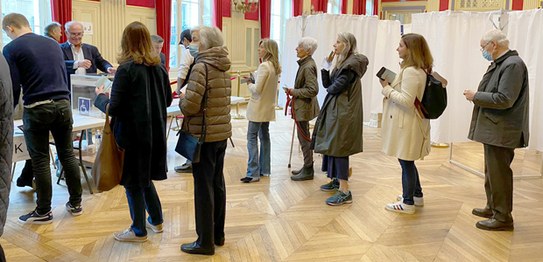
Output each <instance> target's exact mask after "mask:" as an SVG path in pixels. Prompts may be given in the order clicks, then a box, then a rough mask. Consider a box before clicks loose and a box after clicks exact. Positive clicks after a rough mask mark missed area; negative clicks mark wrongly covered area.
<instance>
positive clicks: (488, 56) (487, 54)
mask: <svg viewBox="0 0 543 262" xmlns="http://www.w3.org/2000/svg"><path fill="white" fill-rule="evenodd" d="M483 57H484V58H485V59H486V60H488V61H492V60H493V59H492V55H491V54H490V53H489V52H488V51H486V50H483Z"/></svg>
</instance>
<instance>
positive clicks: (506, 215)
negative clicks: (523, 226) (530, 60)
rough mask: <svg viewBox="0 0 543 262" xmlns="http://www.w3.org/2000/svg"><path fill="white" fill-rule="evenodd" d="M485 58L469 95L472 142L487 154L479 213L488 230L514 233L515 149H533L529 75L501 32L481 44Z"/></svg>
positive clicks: (487, 36)
mask: <svg viewBox="0 0 543 262" xmlns="http://www.w3.org/2000/svg"><path fill="white" fill-rule="evenodd" d="M480 44H481V50H482V52H483V57H484V58H485V59H487V60H489V61H492V63H491V64H490V66H489V67H488V69H487V71H486V73H485V74H484V75H483V79H482V80H481V82H480V83H479V88H478V89H477V91H473V90H465V91H464V95H465V96H466V99H467V100H469V101H472V102H473V104H474V105H473V115H472V118H471V126H470V129H469V136H468V138H469V139H471V140H473V141H477V142H481V143H483V145H484V154H485V191H486V206H485V207H484V208H474V209H473V211H472V213H473V214H474V215H476V216H480V217H485V218H488V220H483V221H479V222H477V224H476V226H477V228H479V229H484V230H513V217H512V216H511V212H512V211H513V170H511V162H512V161H513V157H514V156H515V148H521V147H526V146H528V139H529V131H528V130H529V122H528V120H529V115H528V105H529V103H528V99H529V90H528V70H527V68H526V65H525V64H524V62H523V61H522V59H521V58H520V57H519V56H518V53H517V51H514V50H509V40H507V37H506V36H505V34H504V33H503V32H501V31H499V30H491V31H489V32H488V33H486V34H485V36H483V38H482V39H481V43H480Z"/></svg>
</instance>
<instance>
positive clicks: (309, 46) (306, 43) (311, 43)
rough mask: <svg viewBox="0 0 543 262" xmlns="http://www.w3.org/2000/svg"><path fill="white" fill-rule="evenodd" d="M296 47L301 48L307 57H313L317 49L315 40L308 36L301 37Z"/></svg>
mask: <svg viewBox="0 0 543 262" xmlns="http://www.w3.org/2000/svg"><path fill="white" fill-rule="evenodd" d="M298 46H300V47H302V48H303V49H304V50H305V51H306V52H307V53H308V54H309V55H313V53H315V50H317V47H318V43H317V39H315V38H313V37H308V36H306V37H302V39H300V41H299V42H298Z"/></svg>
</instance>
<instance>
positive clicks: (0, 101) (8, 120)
mask: <svg viewBox="0 0 543 262" xmlns="http://www.w3.org/2000/svg"><path fill="white" fill-rule="evenodd" d="M0 130H1V131H0V236H1V235H2V234H3V233H4V225H5V224H6V214H7V212H8V205H9V189H10V185H11V158H12V156H13V94H12V87H11V76H10V73H9V66H8V63H7V62H6V59H5V58H4V55H3V54H1V53H0ZM0 261H6V259H5V257H4V250H3V249H2V246H0Z"/></svg>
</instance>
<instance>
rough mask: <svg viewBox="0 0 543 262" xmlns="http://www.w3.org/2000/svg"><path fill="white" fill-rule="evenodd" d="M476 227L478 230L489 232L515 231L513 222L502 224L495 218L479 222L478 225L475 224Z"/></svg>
mask: <svg viewBox="0 0 543 262" xmlns="http://www.w3.org/2000/svg"><path fill="white" fill-rule="evenodd" d="M475 226H476V227H477V228H478V229H483V230H489V231H513V229H514V226H513V221H511V222H501V221H498V220H496V219H494V218H491V219H488V220H483V221H479V222H477V224H475Z"/></svg>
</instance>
